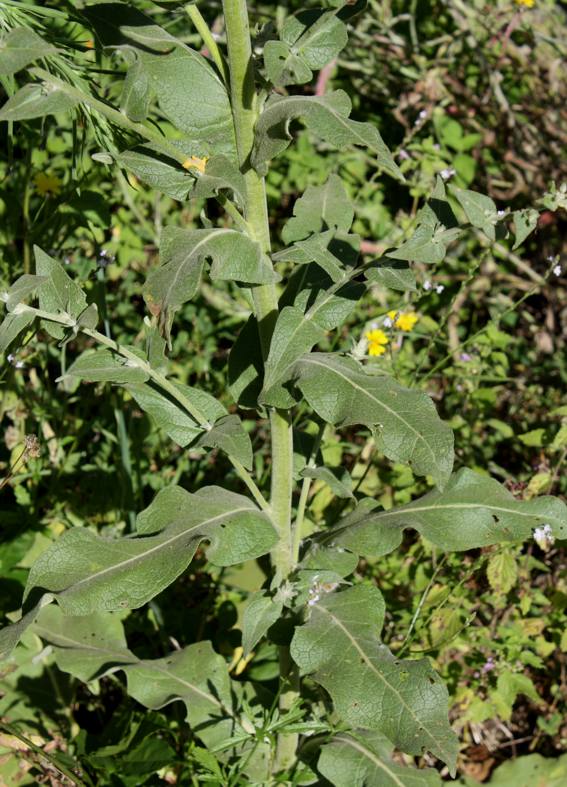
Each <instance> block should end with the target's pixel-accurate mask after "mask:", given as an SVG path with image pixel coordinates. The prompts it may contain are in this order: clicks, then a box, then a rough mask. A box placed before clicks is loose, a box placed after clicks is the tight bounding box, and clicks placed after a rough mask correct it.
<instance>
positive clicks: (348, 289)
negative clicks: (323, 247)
mask: <svg viewBox="0 0 567 787" xmlns="http://www.w3.org/2000/svg"><path fill="white" fill-rule="evenodd" d="M364 292H365V287H364V285H363V284H361V283H360V282H356V281H346V282H345V283H344V284H343V283H342V282H338V283H334V282H333V280H332V279H331V277H330V276H329V275H328V274H327V273H325V272H324V271H323V270H321V268H320V267H319V266H318V265H317V264H315V263H313V264H308V265H303V266H302V267H301V268H299V269H298V270H296V271H295V272H294V273H293V274H292V276H291V277H290V278H289V280H288V283H287V287H286V289H285V292H284V294H283V295H282V297H281V299H280V309H283V307H285V306H287V305H292V304H293V306H295V307H296V308H298V309H300V310H301V311H302V312H304V314H305V316H306V318H307V315H309V317H308V319H310V320H312V321H313V322H314V323H316V324H317V325H318V326H319V327H320V328H323V330H325V331H332V330H333V328H338V327H339V326H340V325H342V324H343V322H344V321H345V320H346V319H347V317H348V316H349V314H350V313H351V312H352V310H353V309H354V307H355V306H356V304H357V303H358V301H359V300H360V298H361V297H362V295H363V294H364Z"/></svg>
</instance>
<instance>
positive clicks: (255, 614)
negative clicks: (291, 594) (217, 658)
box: [242, 591, 283, 656]
mask: <svg viewBox="0 0 567 787" xmlns="http://www.w3.org/2000/svg"><path fill="white" fill-rule="evenodd" d="M282 609H283V603H282V602H281V601H279V600H276V599H275V598H272V597H271V596H268V595H267V594H266V593H264V592H263V591H258V592H257V593H254V594H253V595H252V596H250V598H249V599H248V602H247V604H246V607H245V608H244V614H243V617H242V649H243V651H244V656H247V655H248V654H249V653H250V652H251V651H252V650H253V649H254V648H255V646H256V645H257V644H258V642H259V641H260V640H261V639H262V637H263V636H264V635H265V634H266V632H267V631H268V629H269V628H270V626H272V625H273V624H274V623H275V622H276V620H278V619H279V617H280V615H281V613H282Z"/></svg>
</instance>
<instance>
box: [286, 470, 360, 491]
mask: <svg viewBox="0 0 567 787" xmlns="http://www.w3.org/2000/svg"><path fill="white" fill-rule="evenodd" d="M299 475H300V476H301V478H315V479H316V480H318V481H323V483H325V484H327V486H328V487H329V488H330V490H331V491H332V492H333V494H334V495H336V496H337V497H342V498H348V497H354V495H353V493H352V483H349V482H350V476H349V475H348V473H345V475H344V480H341V479H340V478H337V476H336V475H335V474H334V473H333V471H332V470H330V469H329V468H328V467H305V468H304V469H303V470H302V471H301V473H300V474H299Z"/></svg>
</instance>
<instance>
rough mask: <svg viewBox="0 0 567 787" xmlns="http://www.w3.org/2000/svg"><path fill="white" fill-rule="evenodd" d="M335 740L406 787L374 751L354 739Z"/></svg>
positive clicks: (337, 737) (338, 736)
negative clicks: (350, 748)
mask: <svg viewBox="0 0 567 787" xmlns="http://www.w3.org/2000/svg"><path fill="white" fill-rule="evenodd" d="M333 740H335V741H341V743H345V744H346V745H347V746H351V747H352V748H353V749H355V750H356V751H358V752H360V753H361V754H362V755H363V756H364V757H366V758H367V759H369V760H370V761H371V762H372V763H374V765H376V767H377V768H380V769H381V770H383V771H385V772H386V773H387V774H388V776H389V777H390V778H391V779H392V781H393V782H394V783H395V784H396V785H397V786H398V787H405V785H404V783H403V782H401V781H400V780H399V779H398V777H397V776H396V774H395V773H394V772H393V771H391V770H390V768H388V766H387V765H386V763H384V762H383V761H382V760H381V759H380V758H379V757H377V756H376V755H375V754H374V752H373V751H371V750H370V749H368V748H366V746H363V745H362V744H361V743H359V742H358V741H357V740H355V739H354V738H349V737H347V736H343V735H336V736H335V737H334V739H333ZM331 744H332V741H331Z"/></svg>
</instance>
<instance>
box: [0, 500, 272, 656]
mask: <svg viewBox="0 0 567 787" xmlns="http://www.w3.org/2000/svg"><path fill="white" fill-rule="evenodd" d="M136 524H137V530H138V535H137V536H136V537H133V538H132V537H124V538H116V539H109V538H104V537H101V536H98V535H96V534H95V533H93V532H92V531H91V530H87V529H86V528H73V529H72V530H68V531H67V532H65V533H64V534H63V535H62V536H61V537H60V538H59V539H58V540H57V541H56V542H55V543H54V544H53V545H52V546H50V547H49V548H48V549H47V550H46V551H45V552H43V553H42V554H41V556H40V557H39V558H38V560H36V562H35V563H34V564H33V566H32V568H31V570H30V573H29V576H28V581H27V584H26V590H25V593H24V602H25V601H26V599H27V598H29V597H30V594H32V592H33V595H34V596H35V595H37V594H38V593H39V591H40V590H41V591H42V597H41V599H40V601H39V603H38V605H37V606H36V607H35V608H34V609H32V610H31V611H29V612H28V613H27V617H26V618H25V620H24V621H20V622H19V623H17V624H15V626H10V627H8V628H7V629H5V630H4V631H2V632H1V636H0V644H1V646H2V647H4V646H6V647H10V646H13V645H15V641H14V640H15V639H16V640H17V638H19V636H21V634H22V633H23V631H24V630H25V627H26V625H29V624H30V623H31V622H33V619H34V617H35V616H36V615H37V613H38V611H39V608H40V606H41V605H45V604H46V603H49V602H50V601H53V600H56V601H57V603H58V604H59V606H60V607H61V609H62V610H63V612H64V613H65V614H66V615H89V614H91V613H93V612H108V611H113V610H120V609H137V608H138V607H140V606H142V605H143V604H145V603H146V602H147V601H150V600H151V599H152V598H153V597H154V596H156V595H157V594H158V593H160V592H161V591H162V590H164V589H165V588H166V587H167V586H168V585H170V584H171V583H172V582H173V581H174V580H175V579H177V577H178V576H179V575H180V574H182V573H183V571H185V569H186V568H187V566H188V565H189V563H190V562H191V560H192V558H193V555H194V554H195V550H196V549H197V547H198V546H199V544H200V543H201V541H203V540H207V541H209V542H210V546H209V548H208V551H207V554H208V558H209V559H210V560H211V561H212V562H213V563H215V564H217V565H232V564H233V563H240V562H242V561H244V560H248V559H251V558H254V557H259V556H260V555H263V554H266V552H268V551H269V550H270V549H271V547H272V546H273V545H274V543H275V542H276V540H277V537H276V532H275V530H274V527H273V525H272V523H271V521H270V519H269V518H268V517H267V515H266V514H264V513H263V512H261V511H260V510H259V509H258V508H257V507H256V506H255V504H254V503H253V502H252V501H250V500H248V498H246V497H243V496H242V495H238V494H235V493H233V492H228V491H227V490H225V489H221V488H220V487H216V486H209V487H203V488H202V489H200V490H199V491H198V492H196V493H195V494H190V493H189V492H186V491H185V490H184V489H181V487H167V488H166V489H162V490H161V492H159V493H158V494H157V496H156V497H155V498H154V500H153V502H152V503H151V504H150V506H149V507H148V508H147V509H145V511H143V512H142V513H141V514H140V515H139V516H138V519H137V523H136ZM48 591H49V592H48ZM0 652H1V651H0Z"/></svg>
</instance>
